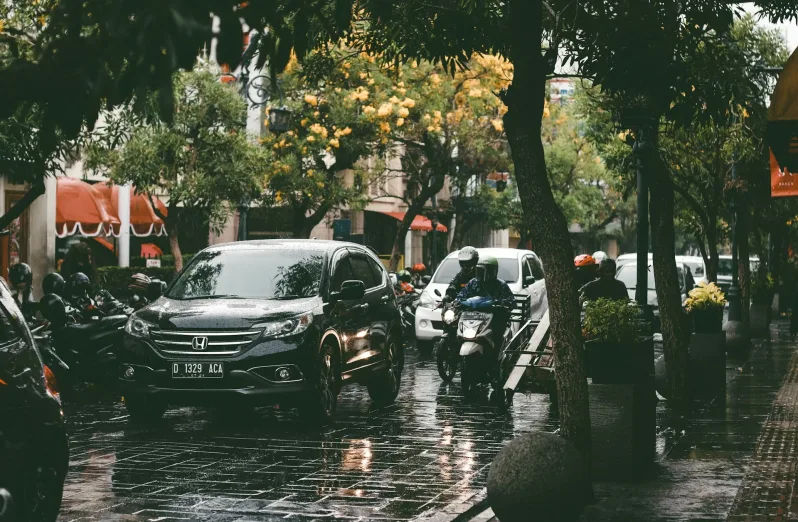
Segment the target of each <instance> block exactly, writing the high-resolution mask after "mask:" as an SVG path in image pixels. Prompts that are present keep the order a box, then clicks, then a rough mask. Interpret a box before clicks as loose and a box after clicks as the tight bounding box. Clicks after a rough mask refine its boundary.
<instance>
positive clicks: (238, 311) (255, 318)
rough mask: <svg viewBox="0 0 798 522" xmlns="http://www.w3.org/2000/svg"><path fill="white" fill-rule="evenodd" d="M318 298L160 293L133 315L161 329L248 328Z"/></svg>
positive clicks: (314, 304)
mask: <svg viewBox="0 0 798 522" xmlns="http://www.w3.org/2000/svg"><path fill="white" fill-rule="evenodd" d="M321 304H322V303H321V299H320V298H318V297H309V298H305V299H293V300H290V301H275V300H267V299H193V300H184V301H180V300H176V299H169V298H168V297H162V298H160V299H158V300H157V301H155V302H154V303H152V304H151V305H149V306H147V307H146V308H143V309H141V310H139V311H138V312H136V314H135V315H136V317H138V318H140V319H143V320H145V321H147V322H150V323H153V324H155V325H157V326H158V328H160V329H162V330H198V329H248V328H251V327H252V326H253V325H255V324H258V323H262V322H264V321H270V320H274V319H283V318H286V317H292V316H295V315H298V314H302V313H305V312H310V311H312V310H314V309H316V308H318V307H321Z"/></svg>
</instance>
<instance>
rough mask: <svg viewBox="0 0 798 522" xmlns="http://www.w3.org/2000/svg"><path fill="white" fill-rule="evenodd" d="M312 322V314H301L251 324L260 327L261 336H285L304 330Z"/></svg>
mask: <svg viewBox="0 0 798 522" xmlns="http://www.w3.org/2000/svg"><path fill="white" fill-rule="evenodd" d="M312 322H313V314H303V315H298V316H296V317H292V318H290V319H283V320H281V321H270V322H268V323H261V324H257V325H255V326H253V328H262V329H263V337H271V338H276V337H287V336H289V335H296V334H300V333H302V332H304V331H305V330H307V329H308V326H310V323H312Z"/></svg>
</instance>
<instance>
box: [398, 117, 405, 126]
mask: <svg viewBox="0 0 798 522" xmlns="http://www.w3.org/2000/svg"><path fill="white" fill-rule="evenodd" d="M404 124H405V119H404V118H396V126H397V127H401V126H402V125H404Z"/></svg>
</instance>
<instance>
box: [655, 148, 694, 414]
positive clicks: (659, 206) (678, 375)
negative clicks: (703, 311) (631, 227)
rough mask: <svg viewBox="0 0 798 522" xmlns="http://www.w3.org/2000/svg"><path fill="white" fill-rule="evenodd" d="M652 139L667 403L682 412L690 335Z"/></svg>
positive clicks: (664, 182) (666, 186) (668, 198)
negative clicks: (667, 391) (667, 392)
mask: <svg viewBox="0 0 798 522" xmlns="http://www.w3.org/2000/svg"><path fill="white" fill-rule="evenodd" d="M652 138H653V139H652V142H651V147H650V150H649V153H648V158H649V160H648V161H647V163H648V165H649V167H648V168H647V169H646V170H647V172H646V175H649V176H650V179H651V185H650V186H651V194H652V197H651V202H650V208H651V244H652V247H653V259H654V278H655V280H656V282H657V284H656V287H657V302H658V305H659V316H660V320H661V322H662V340H663V345H664V346H663V348H664V352H665V366H666V368H667V375H668V389H669V395H668V400H669V402H670V403H671V404H673V405H674V406H676V407H677V408H684V407H686V406H688V405H689V400H690V386H689V375H688V370H689V355H688V346H689V341H690V332H689V331H688V329H687V325H686V321H685V314H684V309H683V308H682V298H681V284H680V282H679V277H678V273H677V271H676V248H675V238H676V232H675V228H674V189H673V183H672V181H671V179H670V174H669V171H668V170H667V167H666V166H665V165H664V164H663V163H662V161H661V159H660V158H659V153H658V151H657V142H656V135H654V136H652Z"/></svg>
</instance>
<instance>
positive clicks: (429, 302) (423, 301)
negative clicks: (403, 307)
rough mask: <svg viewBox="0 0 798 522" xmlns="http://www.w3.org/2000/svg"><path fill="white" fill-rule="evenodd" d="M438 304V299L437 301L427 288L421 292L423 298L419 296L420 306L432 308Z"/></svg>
mask: <svg viewBox="0 0 798 522" xmlns="http://www.w3.org/2000/svg"><path fill="white" fill-rule="evenodd" d="M437 305H438V301H436V300H435V298H434V297H432V294H430V293H429V292H428V291H426V290H425V291H423V292H421V298H419V300H418V306H421V307H423V308H430V309H432V308H435V307H436V306H437Z"/></svg>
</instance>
